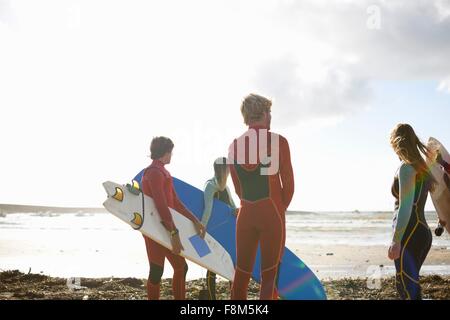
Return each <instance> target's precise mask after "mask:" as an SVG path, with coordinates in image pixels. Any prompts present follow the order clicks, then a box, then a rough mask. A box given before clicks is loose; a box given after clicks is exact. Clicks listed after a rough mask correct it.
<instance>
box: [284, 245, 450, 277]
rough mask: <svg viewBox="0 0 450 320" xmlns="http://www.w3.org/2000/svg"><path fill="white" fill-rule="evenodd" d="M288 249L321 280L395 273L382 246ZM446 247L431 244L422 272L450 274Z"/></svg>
mask: <svg viewBox="0 0 450 320" xmlns="http://www.w3.org/2000/svg"><path fill="white" fill-rule="evenodd" d="M289 248H290V249H291V250H292V251H293V252H294V253H295V254H297V255H298V256H299V257H301V258H302V260H303V261H304V262H305V263H306V264H307V265H308V266H310V268H311V269H312V270H313V271H314V272H315V273H316V275H317V276H318V277H319V278H320V279H322V280H327V279H333V280H337V279H341V278H365V277H368V276H369V277H370V276H372V275H373V274H374V273H375V272H380V273H381V276H382V277H389V276H392V275H394V274H395V268H394V262H393V261H391V260H389V259H388V258H387V247H386V246H350V245H335V246H311V245H308V246H306V245H303V246H302V245H295V244H293V245H291V246H289ZM449 265H450V247H447V246H433V247H432V248H431V250H430V252H429V254H428V256H427V259H426V260H425V263H424V265H423V267H422V270H421V274H422V275H433V274H439V275H445V276H450V267H449Z"/></svg>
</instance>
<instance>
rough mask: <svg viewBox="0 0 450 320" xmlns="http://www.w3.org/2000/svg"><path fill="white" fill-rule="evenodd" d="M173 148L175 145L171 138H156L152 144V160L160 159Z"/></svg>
mask: <svg viewBox="0 0 450 320" xmlns="http://www.w3.org/2000/svg"><path fill="white" fill-rule="evenodd" d="M173 147H174V144H173V142H172V140H170V139H169V138H166V137H155V138H153V140H152V143H151V144H150V158H152V160H155V159H159V158H161V157H162V156H163V155H165V154H166V153H167V152H171V151H172V150H173Z"/></svg>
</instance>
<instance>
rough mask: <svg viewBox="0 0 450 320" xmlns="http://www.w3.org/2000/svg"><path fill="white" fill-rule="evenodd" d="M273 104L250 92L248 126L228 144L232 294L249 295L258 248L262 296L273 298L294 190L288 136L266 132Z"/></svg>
mask: <svg viewBox="0 0 450 320" xmlns="http://www.w3.org/2000/svg"><path fill="white" fill-rule="evenodd" d="M271 106H272V102H271V101H270V100H268V99H266V98H264V97H262V96H259V95H256V94H250V95H249V96H247V97H246V98H245V99H244V101H243V102H242V105H241V113H242V115H243V117H244V122H245V124H246V125H248V127H249V128H248V130H247V131H246V132H245V133H244V134H243V135H241V136H240V137H239V138H237V139H235V140H234V141H233V143H232V144H231V145H230V148H229V156H228V163H229V166H230V173H231V177H232V179H233V184H234V187H235V190H236V193H237V195H238V196H239V198H240V200H241V208H240V210H239V214H238V218H237V222H236V255H237V260H236V272H235V276H234V281H233V287H232V294H231V298H232V299H233V300H243V299H247V289H248V284H249V281H250V276H251V274H252V270H253V265H254V263H255V257H256V252H257V248H258V244H259V245H260V248H261V289H260V299H262V300H270V299H277V298H278V292H277V288H276V281H277V272H278V267H279V263H280V260H281V258H282V254H283V249H284V244H285V239H286V232H285V212H286V209H287V207H288V206H289V203H290V202H291V200H292V196H293V194H294V175H293V171H292V165H291V159H290V151H289V145H288V142H287V140H286V139H285V138H284V137H282V136H281V135H278V134H276V133H273V132H270V121H271V115H270V109H271Z"/></svg>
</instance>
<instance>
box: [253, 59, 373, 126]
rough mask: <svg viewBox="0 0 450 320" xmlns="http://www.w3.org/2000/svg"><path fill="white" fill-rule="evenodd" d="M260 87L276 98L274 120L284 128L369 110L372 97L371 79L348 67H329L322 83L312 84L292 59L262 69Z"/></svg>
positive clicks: (258, 81) (259, 80) (322, 77)
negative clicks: (303, 122) (356, 73)
mask: <svg viewBox="0 0 450 320" xmlns="http://www.w3.org/2000/svg"><path fill="white" fill-rule="evenodd" d="M256 84H257V87H258V88H259V89H260V90H261V92H264V94H267V95H268V96H270V97H273V98H274V104H275V105H276V108H277V109H276V110H277V112H276V113H274V118H276V119H277V120H279V122H281V123H283V124H284V125H291V124H292V125H293V124H295V123H296V122H298V121H306V120H313V119H315V118H322V119H327V118H328V119H336V118H342V117H343V116H346V115H348V114H350V113H353V112H357V111H359V110H361V109H364V108H367V107H368V105H369V102H370V98H371V96H372V91H371V88H370V87H369V84H368V81H367V79H364V78H358V77H355V76H354V75H353V74H352V73H351V72H349V70H347V66H346V65H344V64H340V65H331V66H327V67H326V70H325V71H324V74H323V75H322V76H321V78H320V79H319V80H316V81H311V79H308V76H307V74H304V73H303V72H302V67H301V65H300V64H299V63H298V62H297V61H296V60H295V59H294V58H292V57H284V58H281V59H278V60H276V61H270V62H267V63H266V64H264V65H263V66H261V69H260V73H259V74H258V77H257V79H256Z"/></svg>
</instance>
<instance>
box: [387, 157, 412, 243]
mask: <svg viewBox="0 0 450 320" xmlns="http://www.w3.org/2000/svg"><path fill="white" fill-rule="evenodd" d="M415 177H416V175H415V170H414V168H413V167H412V166H411V165H408V164H403V165H402V166H401V167H400V172H399V187H400V199H399V202H400V206H399V208H398V213H397V223H396V225H395V230H394V237H393V242H395V243H400V242H401V241H402V238H403V235H404V234H405V231H406V228H407V226H408V223H409V219H410V217H411V212H412V210H413V205H414V194H415V188H416V186H415V185H416V178H415Z"/></svg>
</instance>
